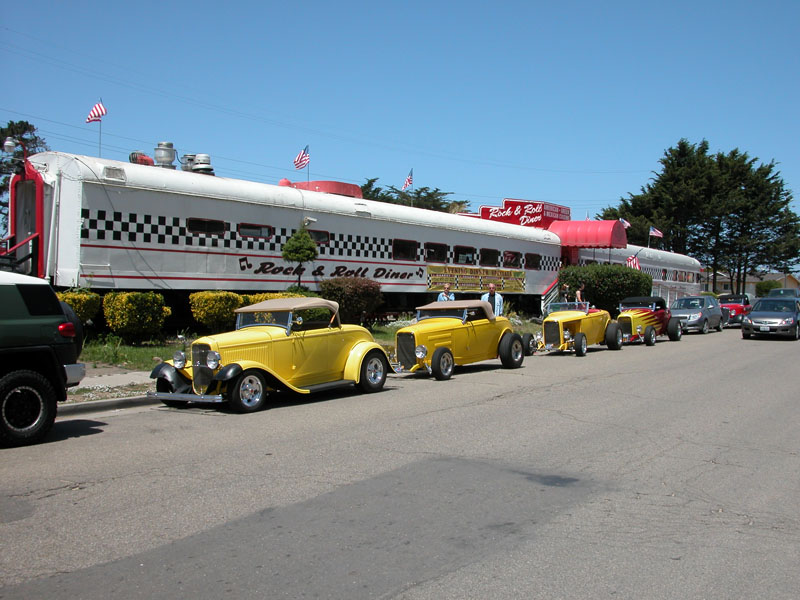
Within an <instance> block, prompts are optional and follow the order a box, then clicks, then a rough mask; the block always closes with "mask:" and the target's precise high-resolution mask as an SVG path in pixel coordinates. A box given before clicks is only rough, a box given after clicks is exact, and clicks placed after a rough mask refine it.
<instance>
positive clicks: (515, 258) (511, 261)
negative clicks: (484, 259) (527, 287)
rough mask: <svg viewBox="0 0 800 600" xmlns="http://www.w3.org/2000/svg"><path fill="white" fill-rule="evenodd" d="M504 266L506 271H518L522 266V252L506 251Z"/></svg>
mask: <svg viewBox="0 0 800 600" xmlns="http://www.w3.org/2000/svg"><path fill="white" fill-rule="evenodd" d="M503 266H504V267H505V268H506V269H518V268H519V267H521V266H522V252H512V251H511V250H506V251H505V252H503Z"/></svg>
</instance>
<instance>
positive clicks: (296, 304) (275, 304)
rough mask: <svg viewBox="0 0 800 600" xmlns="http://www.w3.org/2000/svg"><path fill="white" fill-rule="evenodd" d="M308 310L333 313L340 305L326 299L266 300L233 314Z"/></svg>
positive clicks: (239, 309) (238, 309) (237, 310)
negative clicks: (325, 310)
mask: <svg viewBox="0 0 800 600" xmlns="http://www.w3.org/2000/svg"><path fill="white" fill-rule="evenodd" d="M306 308H329V309H330V310H332V311H333V312H339V303H338V302H334V301H333V300H325V299H324V298H274V299H273V300H264V301H263V302H258V303H257V304H251V305H250V306H243V307H242V308H237V309H236V310H235V311H233V312H237V313H255V312H271V311H273V310H274V311H288V310H291V311H295V310H304V309H306Z"/></svg>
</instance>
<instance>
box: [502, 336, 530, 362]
mask: <svg viewBox="0 0 800 600" xmlns="http://www.w3.org/2000/svg"><path fill="white" fill-rule="evenodd" d="M498 354H499V355H500V362H501V363H503V366H504V367H505V368H506V369H518V368H519V367H521V366H522V360H523V359H524V358H525V346H524V344H523V343H522V337H520V335H519V334H518V333H506V334H505V335H504V336H503V337H502V339H501V340H500V346H499V347H498Z"/></svg>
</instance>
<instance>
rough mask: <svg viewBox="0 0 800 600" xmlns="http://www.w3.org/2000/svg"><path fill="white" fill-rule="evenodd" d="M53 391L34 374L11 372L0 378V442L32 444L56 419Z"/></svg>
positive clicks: (38, 374)
mask: <svg viewBox="0 0 800 600" xmlns="http://www.w3.org/2000/svg"><path fill="white" fill-rule="evenodd" d="M57 401H58V400H57V398H56V392H55V389H54V388H53V385H52V384H51V383H50V381H49V380H48V379H47V378H46V377H44V376H43V375H42V374H41V373H37V372H36V371H28V370H20V371H12V372H11V373H8V374H7V375H6V376H5V377H3V378H1V379H0V443H2V444H3V445H5V446H22V445H25V444H35V443H36V442H39V441H41V440H42V438H44V436H45V435H47V432H48V431H50V429H51V428H52V427H53V422H54V421H55V420H56V410H57V408H56V404H57Z"/></svg>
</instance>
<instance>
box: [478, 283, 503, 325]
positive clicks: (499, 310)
mask: <svg viewBox="0 0 800 600" xmlns="http://www.w3.org/2000/svg"><path fill="white" fill-rule="evenodd" d="M496 289H497V288H496V286H495V284H493V283H490V284H489V291H488V292H486V293H485V294H483V296H481V300H483V301H484V302H488V303H489V304H491V305H492V310H494V316H495V317H502V316H503V297H502V296H501V295H500V294H498V293H497V291H496Z"/></svg>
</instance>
